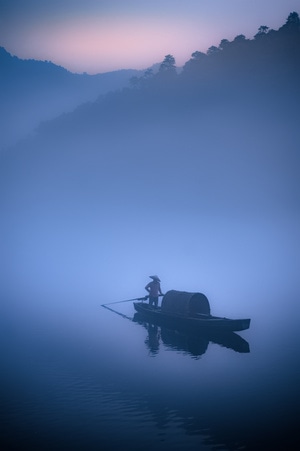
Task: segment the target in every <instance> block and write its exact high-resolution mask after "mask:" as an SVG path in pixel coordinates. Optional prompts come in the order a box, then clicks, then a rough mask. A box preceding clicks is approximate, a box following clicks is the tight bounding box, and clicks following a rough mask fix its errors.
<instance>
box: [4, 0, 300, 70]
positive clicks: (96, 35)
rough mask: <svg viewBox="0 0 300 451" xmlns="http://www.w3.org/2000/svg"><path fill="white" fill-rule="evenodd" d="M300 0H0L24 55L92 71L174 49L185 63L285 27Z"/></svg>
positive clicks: (138, 64) (13, 47) (8, 32)
mask: <svg viewBox="0 0 300 451" xmlns="http://www.w3.org/2000/svg"><path fill="white" fill-rule="evenodd" d="M299 8H300V3H299V0H288V1H285V2H284V4H283V3H282V1H281V0H276V1H270V0H265V1H252V2H251V3H250V2H244V1H242V2H241V1H240V0H229V1H227V2H226V4H225V3H224V2H223V1H220V0H215V1H213V2H206V1H201V2H199V1H194V0H189V1H187V2H185V3H184V4H182V3H181V2H174V1H172V2H170V1H169V0H167V1H164V2H157V1H154V2H151V4H150V3H143V4H142V5H141V3H140V2H137V1H128V2H120V1H110V2H107V1H102V2H96V1H93V0H90V1H76V2H74V1H72V2H69V1H65V2H63V4H61V2H56V1H55V2H51V3H49V4H48V3H47V4H41V2H38V1H36V0H31V1H27V2H24V3H20V2H18V1H15V0H13V1H9V2H8V1H6V0H1V2H0V45H1V46H3V47H4V48H5V49H6V50H7V51H8V52H9V53H11V54H12V55H14V56H17V57H19V58H21V59H37V60H42V61H44V60H49V61H52V62H53V63H54V64H57V65H60V66H62V67H65V68H66V69H68V70H69V71H71V72H75V73H83V72H87V73H89V74H97V73H105V72H110V71H115V70H120V69H138V70H139V69H146V68H148V67H150V66H152V65H153V64H156V63H159V62H161V61H162V60H163V58H164V56H165V55H166V54H173V55H174V57H175V59H176V63H177V66H178V67H180V66H182V65H183V64H184V63H185V62H186V61H188V60H189V58H190V56H191V54H192V53H193V52H195V51H202V52H206V51H207V49H208V48H209V47H210V46H212V45H215V46H218V45H219V43H220V41H221V39H228V40H233V39H234V37H235V36H237V35H239V34H244V35H245V36H246V38H248V39H252V38H253V36H254V35H255V34H256V33H257V30H258V28H259V27H260V26H261V25H266V26H268V27H270V28H273V29H278V27H280V26H281V25H282V24H283V23H284V22H285V20H286V18H287V17H288V15H289V13H290V12H293V11H296V12H298V11H299Z"/></svg>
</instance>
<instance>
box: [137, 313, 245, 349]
mask: <svg viewBox="0 0 300 451" xmlns="http://www.w3.org/2000/svg"><path fill="white" fill-rule="evenodd" d="M133 321H134V322H135V323H138V324H140V325H142V326H143V327H144V328H145V329H146V330H147V331H148V340H147V342H146V341H145V343H146V344H147V345H148V347H149V350H150V351H151V353H153V354H157V353H158V350H159V342H161V343H163V344H164V345H165V346H166V347H168V348H169V349H174V350H176V351H178V352H182V353H184V354H190V355H192V356H193V357H199V356H201V355H203V354H205V352H206V351H207V348H208V345H209V343H215V344H218V345H220V346H221V347H224V348H228V349H232V350H233V351H235V352H239V353H249V352H250V346H249V343H248V342H247V341H246V340H245V339H244V338H242V337H241V336H240V335H238V334H236V333H235V332H231V331H214V330H209V329H204V330H202V329H199V330H198V329H197V330H193V329H191V328H187V327H180V326H179V327H176V326H173V327H172V326H170V325H168V326H165V325H162V324H161V325H159V324H157V323H156V322H155V321H154V320H152V321H150V320H147V319H146V318H145V316H143V315H142V314H140V313H137V312H136V313H135V314H134V317H133ZM158 337H159V339H158Z"/></svg>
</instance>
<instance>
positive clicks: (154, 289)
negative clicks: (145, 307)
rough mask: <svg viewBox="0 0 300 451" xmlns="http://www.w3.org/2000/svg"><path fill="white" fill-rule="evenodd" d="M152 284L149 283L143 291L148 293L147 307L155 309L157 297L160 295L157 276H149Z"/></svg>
mask: <svg viewBox="0 0 300 451" xmlns="http://www.w3.org/2000/svg"><path fill="white" fill-rule="evenodd" d="M149 277H150V279H152V282H149V283H148V284H147V285H146V286H145V290H146V291H148V293H149V305H154V307H155V308H157V306H158V296H159V295H162V291H161V288H160V279H159V277H158V276H149Z"/></svg>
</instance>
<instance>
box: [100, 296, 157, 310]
mask: <svg viewBox="0 0 300 451" xmlns="http://www.w3.org/2000/svg"><path fill="white" fill-rule="evenodd" d="M148 297H149V296H144V297H142V298H133V299H126V300H125V301H116V302H109V303H108V304H101V306H102V307H105V306H106V305H113V304H121V303H122V302H130V301H146V300H147V299H148Z"/></svg>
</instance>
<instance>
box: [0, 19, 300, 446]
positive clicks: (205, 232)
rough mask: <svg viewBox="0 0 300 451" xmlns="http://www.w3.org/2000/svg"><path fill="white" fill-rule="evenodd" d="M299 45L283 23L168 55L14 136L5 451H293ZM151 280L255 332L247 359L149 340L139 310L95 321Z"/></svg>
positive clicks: (7, 250)
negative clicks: (186, 56)
mask: <svg viewBox="0 0 300 451" xmlns="http://www.w3.org/2000/svg"><path fill="white" fill-rule="evenodd" d="M299 29H300V28H299V17H298V15H297V14H296V13H292V14H291V15H290V16H289V18H288V20H287V22H286V24H285V25H283V26H282V27H281V28H280V29H279V30H278V31H274V30H270V31H269V32H268V33H267V32H266V31H260V32H259V33H258V34H257V35H256V36H255V38H254V39H253V40H247V39H245V37H244V36H239V37H237V38H236V39H235V40H234V41H232V42H230V43H229V42H228V41H227V42H224V41H222V43H221V44H222V45H221V44H220V47H219V48H210V50H209V52H208V53H207V54H202V53H201V52H195V53H194V54H193V55H192V58H191V60H189V61H188V62H187V63H186V64H185V66H184V67H183V68H182V70H181V71H178V70H177V68H176V66H175V60H174V58H173V57H172V55H167V56H166V57H165V60H164V61H163V62H162V64H161V65H160V67H159V69H158V71H157V73H155V74H154V73H153V72H152V71H151V70H150V71H149V70H148V71H146V72H145V74H143V75H142V76H140V77H137V76H135V77H133V79H131V82H130V87H125V88H124V87H123V86H120V87H119V88H120V89H118V90H116V91H112V92H110V93H108V94H105V95H103V94H101V93H99V94H101V95H99V96H98V97H97V98H96V99H95V101H90V102H89V103H83V104H81V105H80V106H78V107H77V108H75V110H74V111H72V112H69V113H66V112H64V111H61V114H59V115H57V117H56V118H55V119H53V120H50V121H45V120H44V119H45V117H43V118H42V117H41V121H40V122H41V123H40V125H39V127H38V128H37V129H36V130H35V132H34V133H31V134H30V135H29V136H24V134H23V131H24V130H25V128H26V127H27V125H26V124H23V125H24V129H22V127H20V126H19V125H20V124H18V123H9V126H10V129H11V130H16V131H17V132H18V133H19V135H18V136H22V140H20V141H19V142H18V143H17V144H14V145H12V146H10V147H6V148H5V149H4V150H3V151H2V152H1V154H0V193H1V197H0V211H1V225H0V227H1V234H0V243H1V255H2V260H1V273H0V274H1V275H0V283H1V299H2V302H1V315H0V316H1V318H0V322H1V331H2V336H3V340H2V342H3V343H5V346H4V345H3V352H2V358H3V367H4V371H3V372H2V373H1V386H2V391H3V403H1V404H2V411H1V419H2V420H3V421H2V422H3V424H4V425H5V431H4V434H3V437H4V442H5V443H8V444H9V449H20V447H19V444H20V443H22V446H23V445H24V444H28V446H27V447H29V448H31V449H42V448H43V449H66V448H72V449H87V448H88V449H99V447H100V448H101V449H116V447H118V446H120V443H122V446H123V444H124V443H123V442H124V441H125V442H126V443H130V445H131V444H132V446H131V449H140V445H141V440H142V443H145V437H151V440H150V441H149V446H152V444H153V446H155V447H156V449H166V448H165V446H168V447H169V448H170V449H176V447H177V449H183V448H184V449H197V450H198V449H203V450H206V449H211V447H212V445H215V446H222V449H242V448H243V449H269V448H271V449H272V448H273V449H275V447H276V446H279V445H278V444H284V446H282V448H285V449H288V448H290V445H289V443H290V442H291V441H292V440H293V437H295V436H296V435H295V431H297V427H298V423H297V418H298V417H297V416H296V409H297V408H298V405H297V407H296V404H297V402H296V401H297V399H296V396H295V393H296V390H297V387H298V380H297V377H296V376H297V374H299V363H298V362H297V359H296V356H297V355H298V354H297V343H298V336H299V332H298V329H299V327H298V314H299V295H300V285H299V274H298V268H299V251H300V249H299V230H300V212H299V131H298V128H299V79H300V60H299V55H300V52H299V46H300V41H299V36H300V33H299ZM43 89H44V88H43ZM43 89H42V91H43ZM48 94H49V93H48V92H46V88H45V92H44V97H43V98H45V99H48ZM28 95H29V93H28ZM29 97H30V96H29ZM71 97H72V96H71ZM8 98H9V95H8ZM32 99H33V101H34V99H36V96H35V95H34V96H33V98H32ZM55 100H57V103H56V101H55ZM73 100H74V98H73ZM77 100H78V98H77ZM54 104H55V105H56V106H55V108H58V107H59V104H60V99H54ZM51 105H52V106H53V104H51ZM51 105H50V104H49V105H48V104H47V102H46V104H45V105H42V106H43V108H44V110H43V111H45V112H47V109H48V107H49V108H52V106H51ZM48 113H49V111H48ZM48 113H47V114H48ZM34 114H36V111H35V113H34ZM29 116H30V115H29ZM9 117H11V116H9ZM35 120H36V116H35ZM24 121H25V119H24ZM8 122H9V121H8ZM25 125H26V127H25ZM21 129H22V130H23V131H22V130H21ZM18 133H17V134H18ZM151 274H158V275H159V277H160V279H161V286H162V290H163V292H164V293H166V292H167V291H168V290H173V289H175V290H182V291H189V292H202V293H204V294H205V295H206V296H207V297H208V299H209V302H210V307H211V313H212V314H213V315H217V316H220V317H225V316H226V317H228V318H251V327H250V329H249V330H245V331H242V333H241V336H237V337H236V338H237V339H238V340H239V341H240V342H242V343H244V345H245V346H244V350H245V349H246V350H247V352H245V351H243V352H240V351H237V350H236V349H234V348H232V347H230V346H226V344H224V343H223V342H222V340H221V341H220V340H217V341H214V340H213V339H211V338H208V337H207V336H206V337H205V336H204V337H201V339H200V340H199V337H198V338H197V340H198V341H197V343H196V344H197V346H196V347H195V346H193V345H194V344H195V343H194V342H193V340H192V343H191V341H190V339H188V338H186V337H185V336H182V335H180V334H179V332H178V331H177V330H175V331H173V332H172V333H171V332H170V331H168V330H167V329H165V330H163V328H162V327H161V328H160V330H158V329H157V330H156V329H155V328H154V329H151V327H150V325H147V324H145V323H142V324H140V323H139V322H136V321H134V317H133V315H134V307H133V305H132V302H125V303H122V304H121V303H120V304H117V305H118V307H117V311H116V312H113V311H109V310H107V309H103V308H102V304H108V303H111V302H116V301H122V300H125V301H126V300H128V299H132V298H136V297H140V296H144V295H146V292H145V289H144V287H145V285H146V284H147V282H148V281H149V276H150V275H151ZM114 313H119V315H116V314H114ZM129 320H130V321H129ZM153 330H154V335H155V336H154V339H155V346H154V347H153V346H152V344H151V339H153ZM151 334H152V335H151ZM247 340H249V342H250V345H249V343H248V342H247ZM250 350H251V352H250ZM278 406H280V408H279V407H278ZM116 427H117V428H118V434H116ZM274 444H275V445H274ZM156 445H158V447H157V446H156ZM147 446H148V445H147ZM153 446H152V447H153ZM199 446H200V448H199ZM162 447H163V448H162ZM148 449H149V447H148ZM151 449H152V448H151Z"/></svg>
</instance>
